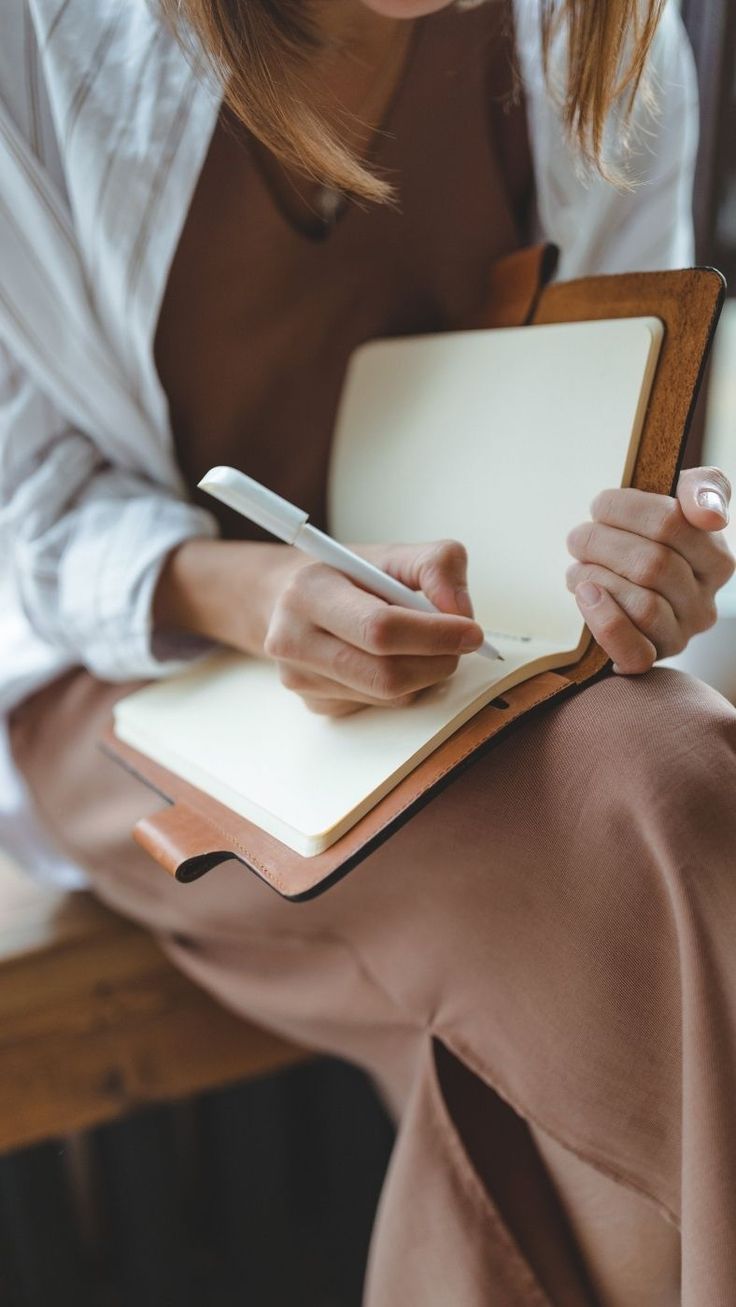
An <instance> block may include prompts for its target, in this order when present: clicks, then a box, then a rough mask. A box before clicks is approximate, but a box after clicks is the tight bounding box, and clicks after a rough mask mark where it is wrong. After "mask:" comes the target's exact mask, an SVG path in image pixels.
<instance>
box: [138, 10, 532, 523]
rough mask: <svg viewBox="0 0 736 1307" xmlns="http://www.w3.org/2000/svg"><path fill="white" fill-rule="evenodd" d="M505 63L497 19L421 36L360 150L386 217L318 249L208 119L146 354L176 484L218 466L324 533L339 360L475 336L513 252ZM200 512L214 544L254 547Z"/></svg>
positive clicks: (520, 227) (350, 213)
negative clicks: (302, 513)
mask: <svg viewBox="0 0 736 1307" xmlns="http://www.w3.org/2000/svg"><path fill="white" fill-rule="evenodd" d="M513 63H514V58H513V42H512V38H511V35H510V28H509V25H508V14H507V9H506V5H505V4H503V3H499V4H488V5H484V6H481V7H480V8H478V9H474V10H471V11H465V12H461V11H458V10H456V9H450V10H446V11H442V12H440V13H438V14H436V15H433V16H431V17H429V18H426V19H423V20H420V21H418V23H417V25H416V29H415V32H414V36H413V39H412V46H411V49H410V52H409V56H408V58H407V64H406V66H405V70H404V75H403V79H402V82H401V85H400V86H399V89H398V90H397V92H396V94H395V95H394V98H393V102H392V104H391V106H390V109H389V112H388V115H387V120H386V121H385V123H384V128H385V130H384V131H383V132H382V133H381V134H380V135H379V137H378V138H377V141H376V144H375V148H374V152H373V153H374V159H375V162H376V163H377V165H378V166H379V167H380V168H381V170H382V171H383V172H384V174H385V175H387V176H388V177H389V179H390V180H391V181H392V182H393V183H394V184H395V186H396V189H397V192H398V195H399V204H398V205H397V206H395V207H387V206H376V205H365V206H361V205H358V204H350V205H348V206H347V208H346V210H345V211H344V213H343V214H342V216H341V217H340V219H339V220H338V221H337V223H336V224H335V226H334V227H333V228H332V229H331V230H330V231H329V233H328V234H323V236H322V238H320V237H319V236H318V235H316V234H315V233H314V232H312V234H308V233H307V232H306V231H305V230H304V229H303V228H300V227H299V226H298V225H296V224H295V223H294V222H292V221H290V220H289V219H288V217H287V216H286V215H285V212H284V210H283V206H282V205H280V204H279V203H278V201H277V199H276V196H275V194H274V192H273V191H272V189H271V188H270V186H269V184H268V182H267V181H266V177H265V173H264V171H263V170H262V169H261V168H260V167H259V165H258V162H257V158H256V155H255V152H254V151H253V150H252V149H251V148H249V145H248V142H247V141H244V140H243V136H242V133H241V135H240V136H239V137H236V135H235V134H234V133H233V131H232V130H231V129H229V127H228V125H227V123H226V120H225V116H224V115H221V118H220V121H219V122H218V125H217V127H216V129H215V133H214V135H213V139H212V142H211V146H210V150H209V154H208V157H207V160H206V162H205V165H204V168H203V171H202V174H201V177H200V179H199V183H198V186H197V189H196V192H195V195H194V198H193V201H192V206H191V209H190V212H189V214H188V217H187V220H186V223H185V226H184V230H183V232H182V237H181V240H180V244H179V248H178V250H177V253H176V256H175V259H174V262H173V265H172V268H171V272H170V276H169V281H168V285H167V289H166V294H165V296H164V301H163V304H162V310H161V315H160V319H159V324H158V330H157V338H156V362H157V366H158V369H159V375H160V378H161V382H162V385H163V387H164V390H165V392H166V394H167V396H168V399H169V405H170V413H171V424H172V429H173V432H174V438H175V441H176V447H177V453H178V457H179V462H180V465H181V467H182V470H183V472H184V475H185V478H186V481H187V484H188V485H190V486H192V487H194V486H195V485H196V482H197V481H198V479H199V478H200V477H201V476H202V475H203V473H204V472H205V471H206V470H207V468H209V467H211V466H213V465H214V464H218V463H230V464H233V465H234V466H236V467H239V468H241V469H242V470H243V471H245V472H247V473H249V475H251V476H254V477H256V478H257V479H258V480H260V481H263V482H264V483H265V484H266V485H269V486H270V487H272V488H273V489H274V490H277V491H279V492H280V493H281V494H283V495H285V496H286V497H287V498H289V499H291V500H293V501H294V502H295V503H298V504H299V506H300V507H301V508H304V509H305V510H307V511H309V513H310V515H311V516H312V518H313V520H314V521H315V523H317V524H319V523H320V522H321V523H322V524H324V511H325V507H324V506H325V476H326V468H327V462H328V457H329V450H330V442H331V436H332V430H333V426H334V419H335V412H336V407H337V403H338V399H339V395H340V389H341V385H342V381H343V377H344V373H345V368H346V364H347V361H348V358H349V356H350V354H351V353H352V351H353V350H354V349H355V348H356V346H358V345H360V344H362V343H363V342H364V341H366V340H369V339H371V338H375V337H378V336H396V335H405V334H414V333H420V332H427V331H438V330H446V329H450V328H460V327H464V326H468V325H471V324H472V323H473V321H474V319H475V317H476V315H477V313H478V312H479V310H480V308H481V306H482V304H483V302H484V299H485V296H486V287H487V283H488V274H489V268H490V266H491V264H492V263H493V262H494V261H495V260H496V259H497V258H499V257H500V256H502V255H504V254H507V253H509V252H510V251H512V250H514V249H517V248H518V247H519V246H520V245H521V244H522V243H523V242H524V240H525V235H526V232H525V226H526V215H527V211H528V208H529V201H530V198H531V192H532V183H531V171H532V170H531V161H530V152H529V146H528V141H527V133H526V123H525V113H524V107H523V105H522V104H521V103H517V104H515V105H512V104H510V102H509V101H510V92H511V90H512V87H513V82H514V73H513ZM202 502H204V498H203V501H202ZM206 506H207V507H208V508H209V509H210V510H212V511H216V512H218V516H219V517H220V520H221V523H222V526H223V530H224V532H225V534H226V535H228V536H230V537H240V538H258V535H259V533H258V531H257V529H256V528H251V527H250V526H249V524H248V523H247V522H246V521H245V519H243V518H241V517H239V516H237V515H235V514H234V513H231V512H230V510H228V509H225V508H221V509H219V506H217V505H215V504H214V501H212V500H211V499H210V498H208V497H206ZM218 509H219V511H218Z"/></svg>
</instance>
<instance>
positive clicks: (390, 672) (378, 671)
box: [370, 658, 406, 699]
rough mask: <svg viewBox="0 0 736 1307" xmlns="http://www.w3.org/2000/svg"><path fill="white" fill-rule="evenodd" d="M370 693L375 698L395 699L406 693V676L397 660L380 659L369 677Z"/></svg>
mask: <svg viewBox="0 0 736 1307" xmlns="http://www.w3.org/2000/svg"><path fill="white" fill-rule="evenodd" d="M370 693H371V694H372V695H373V696H374V698H376V699H396V698H398V697H399V696H400V695H402V694H405V693H406V678H405V676H404V674H403V671H402V668H401V665H400V663H399V662H397V661H396V660H395V659H393V658H384V659H382V661H381V663H380V665H379V666H378V667H376V668H375V670H374V672H373V675H372V677H371V685H370Z"/></svg>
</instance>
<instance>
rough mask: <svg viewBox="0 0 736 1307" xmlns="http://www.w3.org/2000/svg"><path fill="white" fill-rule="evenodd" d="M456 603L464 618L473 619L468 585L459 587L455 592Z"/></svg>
mask: <svg viewBox="0 0 736 1307" xmlns="http://www.w3.org/2000/svg"><path fill="white" fill-rule="evenodd" d="M455 603H456V604H457V607H458V610H459V611H460V612H461V613H462V615H463V617H473V605H472V603H471V599H470V591H469V590H468V587H467V586H466V585H459V586H458V587H457V590H456V591H455Z"/></svg>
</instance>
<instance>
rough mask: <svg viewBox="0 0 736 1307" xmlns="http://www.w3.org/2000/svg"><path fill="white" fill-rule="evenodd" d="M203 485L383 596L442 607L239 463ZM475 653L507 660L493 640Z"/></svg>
mask: <svg viewBox="0 0 736 1307" xmlns="http://www.w3.org/2000/svg"><path fill="white" fill-rule="evenodd" d="M199 488H200V490H205V491H206V492H207V494H208V495H212V496H213V498H215V499H219V500H220V501H221V502H222V503H223V504H227V505H228V507H229V508H234V509H235V511H236V512H238V513H242V515H243V517H247V518H248V519H249V520H250V521H251V522H255V523H256V525H257V526H260V527H263V529H264V531H270V532H271V535H275V536H278V538H279V540H283V541H284V542H285V543H286V544H287V545H295V546H296V548H297V549H302V550H303V551H304V553H305V554H309V555H310V557H311V558H316V559H317V560H318V561H319V562H320V563H326V564H327V565H328V566H329V567H334V568H335V570H336V571H338V572H342V573H343V574H344V575H345V576H349V577H350V579H351V580H352V581H357V582H358V584H359V585H361V586H363V588H364V589H365V590H369V591H370V592H371V594H374V595H377V596H378V598H379V599H385V600H386V602H387V603H389V604H397V605H398V606H399V607H401V608H412V609H415V610H416V611H418V612H421V613H439V612H440V610H439V608H435V606H434V604H433V603H431V602H430V600H429V599H428V598H427V596H426V595H424V594H422V592H421V590H410V589H409V587H408V586H407V585H402V583H401V581H396V580H394V578H393V577H392V576H389V575H388V573H387V572H382V571H381V569H380V567H374V566H373V564H372V563H368V562H366V560H365V558H361V557H360V556H359V554H354V553H353V551H352V549H346V547H345V545H341V544H339V543H338V541H337V540H333V539H332V536H328V535H326V534H325V532H324V531H319V530H318V529H317V527H315V526H309V524H308V521H309V514H308V513H305V512H303V510H302V509H301V508H296V507H295V506H294V504H290V503H289V501H288V500H287V499H282V498H281V495H277V494H275V492H274V491H273V490H268V489H267V487H266V486H262V485H261V484H260V482H258V481H254V480H253V478H252V477H249V476H246V475H245V473H244V472H238V471H237V470H236V469H235V468H234V467H213V468H211V469H210V471H209V472H206V473H205V475H204V476H203V477H202V480H201V481H200V483H199ZM474 653H479V654H481V655H482V656H483V657H484V658H494V659H500V660H501V661H503V658H502V655H501V654H500V653H499V652H498V649H496V648H494V646H493V645H492V644H491V642H490V640H488V639H486V640H484V641H483V643H482V645H480V647H479V648H478V649H476V650H474Z"/></svg>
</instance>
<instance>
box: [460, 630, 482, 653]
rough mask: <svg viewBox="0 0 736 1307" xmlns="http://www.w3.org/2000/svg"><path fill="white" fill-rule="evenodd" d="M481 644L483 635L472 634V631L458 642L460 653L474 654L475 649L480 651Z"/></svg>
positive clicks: (479, 633) (478, 633)
mask: <svg viewBox="0 0 736 1307" xmlns="http://www.w3.org/2000/svg"><path fill="white" fill-rule="evenodd" d="M482 643H483V635H482V633H481V632H476V633H475V634H474V633H473V632H472V631H469V632H468V634H467V635H464V636H463V638H462V640H461V641H460V652H461V653H475V650H476V649H480V647H481V645H482Z"/></svg>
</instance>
